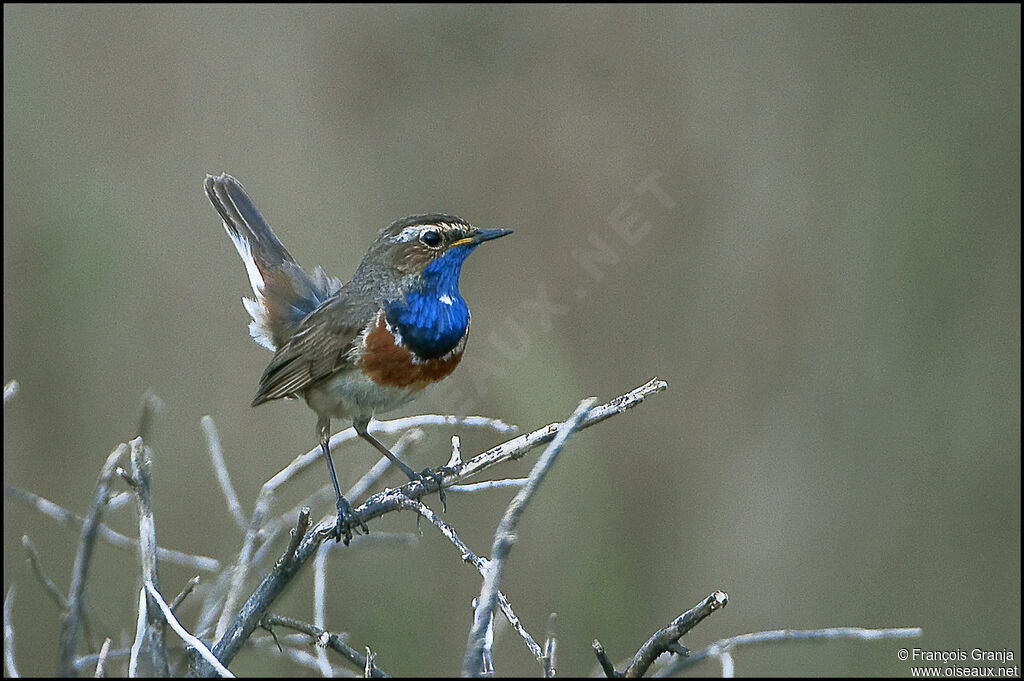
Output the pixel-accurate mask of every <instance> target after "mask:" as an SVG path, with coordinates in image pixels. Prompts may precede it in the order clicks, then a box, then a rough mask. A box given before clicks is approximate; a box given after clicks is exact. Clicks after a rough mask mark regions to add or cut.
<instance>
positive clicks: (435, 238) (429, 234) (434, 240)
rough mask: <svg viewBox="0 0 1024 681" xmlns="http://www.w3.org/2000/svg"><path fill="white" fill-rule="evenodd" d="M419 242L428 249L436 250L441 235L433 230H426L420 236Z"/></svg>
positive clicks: (439, 243)
mask: <svg viewBox="0 0 1024 681" xmlns="http://www.w3.org/2000/svg"><path fill="white" fill-rule="evenodd" d="M420 241H422V242H423V243H424V244H426V245H427V246H429V247H430V248H437V247H438V246H440V245H441V235H440V234H438V233H437V231H435V230H433V229H428V230H427V231H425V232H423V234H420Z"/></svg>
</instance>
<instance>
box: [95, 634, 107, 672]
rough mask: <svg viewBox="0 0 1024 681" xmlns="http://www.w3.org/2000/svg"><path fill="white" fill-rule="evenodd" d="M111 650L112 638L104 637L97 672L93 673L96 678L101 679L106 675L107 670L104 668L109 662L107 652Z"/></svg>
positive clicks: (97, 662) (97, 661)
mask: <svg viewBox="0 0 1024 681" xmlns="http://www.w3.org/2000/svg"><path fill="white" fill-rule="evenodd" d="M109 652H110V639H109V638H105V639H103V645H102V646H100V654H99V655H98V656H97V658H98V659H97V660H96V673H95V674H94V675H93V677H94V678H97V679H101V678H103V677H104V676H106V672H105V670H104V669H103V668H104V667H105V666H106V664H107V654H108V653H109Z"/></svg>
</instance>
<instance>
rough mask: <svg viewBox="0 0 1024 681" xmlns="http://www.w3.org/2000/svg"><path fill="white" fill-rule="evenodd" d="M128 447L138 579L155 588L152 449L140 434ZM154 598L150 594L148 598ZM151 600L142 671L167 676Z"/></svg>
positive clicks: (161, 626) (161, 633)
mask: <svg viewBox="0 0 1024 681" xmlns="http://www.w3.org/2000/svg"><path fill="white" fill-rule="evenodd" d="M129 444H130V445H131V449H132V456H131V460H132V478H133V479H134V480H135V499H136V508H137V509H138V513H139V547H140V550H139V555H140V557H141V559H142V579H143V582H144V583H145V584H147V585H152V587H153V588H152V589H151V591H152V592H153V593H156V592H157V591H159V585H160V581H159V577H158V576H157V569H156V519H155V518H154V517H153V493H152V488H151V486H150V469H151V468H152V464H153V459H152V454H153V453H152V450H150V448H149V447H147V446H146V445H145V444H144V443H143V441H142V438H141V437H137V438H135V439H134V440H132V441H131V443H129ZM155 598H156V597H155V596H153V595H152V593H150V594H149V595H148V599H155ZM155 606H157V603H156V601H155V600H150V601H149V603H147V607H146V620H147V622H146V635H145V649H146V650H147V651H148V653H149V664H151V665H152V668H151V669H147V670H145V671H146V672H147V673H153V674H156V675H158V676H169V675H170V669H169V668H168V665H167V644H166V641H165V639H164V620H163V619H162V618H161V617H160V612H159V608H157V607H155Z"/></svg>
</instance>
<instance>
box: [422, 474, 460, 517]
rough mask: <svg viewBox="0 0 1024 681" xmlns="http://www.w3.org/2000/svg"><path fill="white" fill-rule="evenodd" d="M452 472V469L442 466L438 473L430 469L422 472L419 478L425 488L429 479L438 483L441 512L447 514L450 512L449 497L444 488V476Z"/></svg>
mask: <svg viewBox="0 0 1024 681" xmlns="http://www.w3.org/2000/svg"><path fill="white" fill-rule="evenodd" d="M451 472H453V471H452V469H451V468H448V467H447V466H441V467H440V468H438V469H437V470H436V471H435V470H434V469H433V468H429V467H428V468H424V469H423V470H422V471H420V473H419V476H418V477H419V480H420V482H422V483H423V484H424V486H425V485H426V482H427V480H426V479H427V478H430V479H431V480H433V481H434V482H435V483H437V496H438V498H439V499H440V500H441V510H442V511H443V512H445V513H447V512H448V503H447V501H448V496H447V495H446V494H445V493H444V486H443V484H442V483H443V482H444V474H445V473H451Z"/></svg>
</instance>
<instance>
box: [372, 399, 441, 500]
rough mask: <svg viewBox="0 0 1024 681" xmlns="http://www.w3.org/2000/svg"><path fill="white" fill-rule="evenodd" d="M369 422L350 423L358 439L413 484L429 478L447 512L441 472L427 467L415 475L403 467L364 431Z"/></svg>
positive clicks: (406, 467) (385, 448) (400, 462)
mask: <svg viewBox="0 0 1024 681" xmlns="http://www.w3.org/2000/svg"><path fill="white" fill-rule="evenodd" d="M369 422H370V419H366V420H365V421H364V420H355V421H353V422H352V427H353V428H355V429H356V433H357V434H358V435H359V437H361V438H363V439H364V440H366V441H367V442H369V443H370V444H371V445H373V446H374V447H375V448H376V449H377V451H378V452H380V453H381V454H383V455H384V456H386V457H388V459H390V460H391V463H393V464H394V465H395V466H397V467H398V469H399V470H401V471H402V472H403V473H405V476H406V477H407V478H409V479H410V480H412V481H413V482H423V483H425V482H426V480H425V478H430V479H431V480H433V481H434V482H436V483H437V496H438V498H439V499H440V500H441V508H442V510H444V511H447V510H448V505H447V503H446V501H447V499H446V495H445V493H444V487H442V486H441V483H442V482H443V481H444V475H443V474H442V473H441V472H439V471H438V472H435V471H434V469H432V468H429V467H428V468H424V469H423V471H422V472H420V473H417V472H416V471H414V470H413V469H411V468H409V467H408V466H407V465H405V463H403V462H402V460H401V459H399V458H398V457H397V456H395V455H394V454H392V453H391V450H389V449H388V448H387V447H385V446H384V445H382V444H381V443H380V441H379V440H378V439H377V438H375V437H374V436H372V435H370V434H369V433H368V432H367V431H366V425H367V424H368V423H369Z"/></svg>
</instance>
